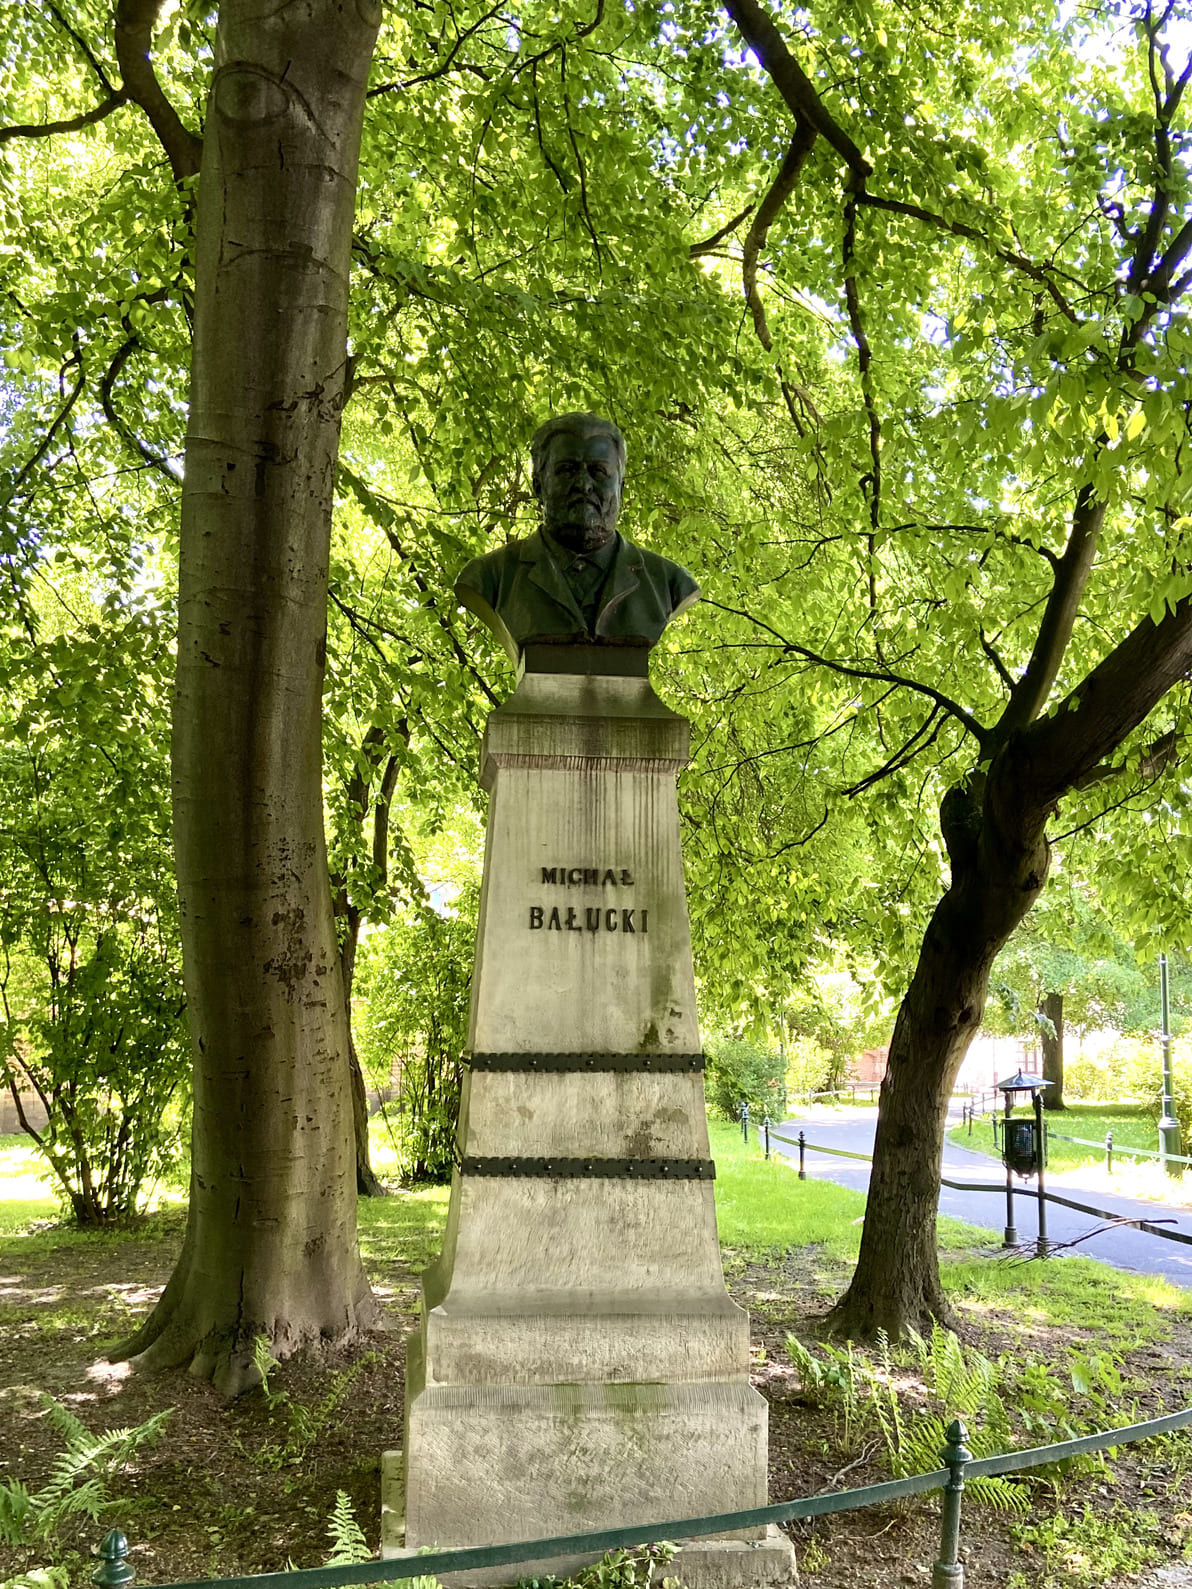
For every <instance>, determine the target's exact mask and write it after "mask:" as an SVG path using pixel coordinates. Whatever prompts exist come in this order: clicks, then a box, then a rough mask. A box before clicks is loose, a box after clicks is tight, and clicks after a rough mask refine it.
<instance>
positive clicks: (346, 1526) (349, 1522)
mask: <svg viewBox="0 0 1192 1589" xmlns="http://www.w3.org/2000/svg"><path fill="white" fill-rule="evenodd" d="M327 1532H328V1534H330V1536H331V1554H330V1556H328V1558H327V1566H328V1567H351V1566H353V1565H355V1563H357V1562H361V1561H371V1560H372V1559H373V1553H372V1551H371V1550H370V1549H369V1548H368V1540H367V1539H365V1537H364V1530H363V1529H362V1528H361V1526H360V1524H359V1523H358V1522H357V1521H356V1513H355V1511H354V1510H353V1509H352V1502H351V1499H350V1497H349V1495H348V1492H347V1490H336V1492H335V1505H334V1506H333V1507H332V1509H331V1516H330V1517H329V1518H328V1520H327Z"/></svg>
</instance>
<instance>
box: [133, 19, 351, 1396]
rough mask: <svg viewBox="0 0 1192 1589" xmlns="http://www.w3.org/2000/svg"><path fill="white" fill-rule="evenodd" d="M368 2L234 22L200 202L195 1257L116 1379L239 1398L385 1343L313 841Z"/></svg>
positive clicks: (190, 527) (194, 537)
mask: <svg viewBox="0 0 1192 1589" xmlns="http://www.w3.org/2000/svg"><path fill="white" fill-rule="evenodd" d="M378 22H379V11H377V10H376V9H374V6H373V0H355V3H347V4H338V3H336V0H289V3H285V0H283V3H281V4H277V5H270V6H267V7H262V6H261V5H259V4H258V3H256V0H224V3H223V4H222V5H221V7H220V16H219V36H218V46H217V58H216V64H215V75H214V79H213V83H212V92H211V99H210V104H209V107H208V117H207V124H206V136H205V145H204V156H203V167H202V175H201V179H200V190H199V202H198V221H197V226H198V239H197V249H198V253H197V262H196V321H195V341H194V353H193V363H192V369H191V406H190V425H189V433H188V438H187V448H186V483H185V488H184V493H183V507H182V541H181V553H180V600H179V636H178V673H177V693H176V700H175V712H174V745H173V765H174V839H175V847H176V854H177V866H178V886H179V893H180V898H181V907H182V937H183V950H184V961H185V968H186V990H187V999H188V1007H189V1012H190V1019H191V1033H192V1042H193V1045H194V1051H195V1089H194V1091H195V1098H194V1141H193V1175H192V1182H191V1199H190V1214H189V1222H188V1225H187V1233H186V1241H185V1245H184V1248H183V1252H182V1256H181V1259H180V1260H179V1264H178V1267H177V1269H176V1270H175V1272H174V1275H173V1277H172V1278H171V1280H170V1283H169V1285H168V1286H167V1287H166V1290H165V1293H164V1295H163V1296H162V1298H161V1301H160V1302H159V1303H158V1306H157V1308H156V1309H155V1310H154V1312H153V1314H152V1315H151V1316H150V1318H149V1320H148V1321H147V1323H146V1324H145V1326H144V1327H143V1328H142V1329H141V1331H139V1332H138V1334H137V1335H136V1336H135V1337H134V1338H133V1340H131V1341H129V1342H127V1343H125V1345H124V1347H123V1348H122V1349H121V1355H124V1356H135V1357H136V1358H137V1359H138V1361H139V1362H142V1363H145V1364H148V1365H152V1366H169V1365H175V1364H183V1363H187V1364H189V1366H190V1370H191V1372H192V1373H194V1374H197V1375H200V1376H202V1377H205V1378H210V1379H212V1380H214V1382H215V1383H216V1384H217V1385H218V1386H219V1387H220V1388H221V1389H222V1390H224V1391H225V1392H228V1393H234V1392H235V1391H237V1390H239V1389H241V1388H243V1387H244V1386H245V1385H246V1384H248V1383H251V1382H252V1381H253V1379H254V1377H255V1376H254V1372H253V1369H252V1361H251V1358H252V1343H253V1339H254V1337H256V1336H258V1335H264V1336H266V1337H267V1338H268V1340H269V1343H270V1346H271V1349H272V1351H273V1353H274V1354H275V1355H276V1356H279V1357H280V1356H284V1355H286V1354H287V1353H289V1352H292V1351H294V1350H296V1349H297V1348H299V1347H301V1346H302V1345H304V1344H305V1343H307V1342H314V1341H320V1340H321V1341H343V1340H345V1339H347V1338H351V1337H352V1336H353V1335H354V1334H356V1333H357V1332H358V1331H360V1330H361V1329H362V1328H363V1327H365V1326H368V1325H370V1324H371V1323H372V1322H373V1319H374V1305H373V1301H372V1297H371V1294H370V1292H369V1288H368V1283H367V1281H366V1279H365V1276H364V1271H363V1267H362V1265H361V1262H360V1256H359V1251H358V1247H357V1241H356V1164H355V1151H354V1145H353V1129H352V1100H351V1094H350V1086H349V1068H348V1037H347V1024H346V1020H345V1010H344V994H343V980H342V977H341V975H340V966H339V954H338V949H337V946H336V939H335V931H334V925H333V921H332V910H331V895H330V886H329V882H328V875H327V858H326V852H325V848H324V837H323V803H322V765H321V727H320V725H321V710H322V683H323V664H324V655H325V637H326V601H327V563H328V549H329V537H330V526H331V508H332V487H333V480H334V474H335V466H336V458H337V453H338V447H339V424H340V408H341V404H342V400H343V387H344V375H345V363H346V317H347V296H348V269H349V261H350V246H351V237H352V221H353V211H354V204H355V190H356V166H357V158H358V153H359V142H360V128H361V121H362V115H363V106H364V91H365V82H366V78H367V74H368V68H369V62H370V59H371V55H372V50H373V46H374V43H375V38H376V30H377V25H378Z"/></svg>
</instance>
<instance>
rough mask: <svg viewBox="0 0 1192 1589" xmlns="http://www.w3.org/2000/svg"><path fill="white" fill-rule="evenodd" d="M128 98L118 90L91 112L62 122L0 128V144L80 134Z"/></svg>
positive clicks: (85, 111)
mask: <svg viewBox="0 0 1192 1589" xmlns="http://www.w3.org/2000/svg"><path fill="white" fill-rule="evenodd" d="M128 98H129V95H128V93H127V91H126V90H125V89H123V88H118V89H116V90H114V91H113V92H112V93H110V94H109V95H108V97H107V98H106V99H102V100H101V101H100V102H99V104H98V105H95V106H93V108H92V109H91V110H84V111H83V112H81V114H79V115H78V116H68V117H67V118H66V119H65V120H64V121H42V122H32V123H28V122H27V123H25V124H24V125H23V126H13V127H0V143H7V142H8V141H9V139H10V138H53V137H54V136H55V135H56V134H57V133H60V132H81V131H82V129H83V128H84V127H94V126H95V124H96V122H99V121H104V120H105V119H106V118H107V117H108V116H110V115H111V114H112V112H113V111H114V110H119V109H120V107H121V105H123V104H126V103H127V102H128Z"/></svg>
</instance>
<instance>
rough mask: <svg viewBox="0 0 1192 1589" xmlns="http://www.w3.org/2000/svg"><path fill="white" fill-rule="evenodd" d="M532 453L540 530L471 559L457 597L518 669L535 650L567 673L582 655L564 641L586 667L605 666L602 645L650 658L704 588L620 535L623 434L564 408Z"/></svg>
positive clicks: (611, 666) (538, 434) (614, 667)
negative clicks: (653, 648) (569, 658)
mask: <svg viewBox="0 0 1192 1589" xmlns="http://www.w3.org/2000/svg"><path fill="white" fill-rule="evenodd" d="M530 454H531V458H532V460H533V468H534V474H533V480H534V495H535V496H536V497H537V498H538V503H539V506H540V508H541V510H542V528H541V530H540V531H539V532H538V533H537V534H535V535H530V536H527V537H526V539H525V540H522V541H513V542H511V543H510V544H509V545H507V546H503V547H501V548H500V549H499V550H498V551H495V552H488V553H487V554H486V555H485V556H484V557H477V558H473V560H472V561H471V562H470V563H469V564H468V565H467V566H466V567H465V568H464V569H463V571H462V572H461V574H460V576H459V578H458V579H457V580H456V582H455V594H456V596H457V598H458V599H459V601H461V602H462V603H463V605H464V606H465V607H468V608H470V609H471V610H472V611H473V612H474V613H476V614H477V615H478V616H479V617H481V618H482V619H483V620H484V622H485V623H486V624H488V626H489V628H490V629H491V630H492V631H493V633H494V634H495V635H496V636H497V638H498V639H499V640H500V641H501V643H502V645H503V646H504V647H505V649H506V651H507V652H508V653H509V656H510V658H511V659H512V661H513V664H514V666H515V667H516V666H517V664H518V663H519V661H523V660H524V661H526V663H527V666H529V665H530V658H531V656H532V657H534V658H535V659H537V660H536V662H535V664H534V665H536V666H544V667H547V668H549V669H550V670H551V671H557V670H562V671H569V664H568V661H567V656H569V655H570V656H574V654H575V653H574V652H573V651H571V652H567V653H562V654H560V652H559V651H558V650H557V649H556V648H563V647H566V648H580V647H582V648H586V651H585V655H586V656H587V657H588V659H589V660H588V663H587V664H586V665H585V666H584V667H583V668H582V669H580V671H585V672H588V671H591V672H597V671H605V670H606V668H605V666H604V665H602V663H601V662H600V661H599V660H597V661H596V662H595V663H593V662H592V661H591V659H592V658H593V657H594V656H596V655H597V653H598V652H602V651H603V652H606V653H613V652H616V651H617V650H618V649H623V650H627V651H633V650H636V651H637V652H638V653H639V654H640V655H641V656H642V657H643V659H644V655H645V653H646V652H647V651H648V650H649V648H650V647H651V646H652V645H654V643H655V642H656V641H657V640H658V638H659V636H660V635H661V634H662V631H663V630H664V629H665V628H666V626H667V624H668V623H669V622H670V620H671V619H672V618H674V617H675V616H676V615H677V614H678V613H681V612H685V611H686V609H687V608H688V607H690V606H691V605H692V604H693V603H694V602H696V601H698V600H699V594H700V591H699V586H698V585H697V584H696V582H695V580H694V579H693V578H692V576H691V575H690V574H689V573H688V572H687V570H686V569H685V568H680V567H679V565H678V564H677V563H672V562H670V561H668V559H667V558H665V557H660V556H659V555H658V554H657V553H656V552H647V551H646V550H645V549H644V548H643V547H640V546H635V545H634V544H633V542H632V541H627V540H626V539H625V537H624V536H623V535H619V534H618V533H617V515H618V514H619V513H620V511H621V486H622V482H623V480H624V478H625V456H626V452H625V438H624V437H623V436H622V435H621V432H620V431H619V430H618V429H617V427H616V426H615V425H614V424H612V423H610V421H608V420H607V419H601V418H599V417H598V416H597V415H596V414H560V415H558V416H556V417H555V418H554V419H548V420H547V422H546V423H545V424H544V425H541V426H539V428H538V430H537V431H535V433H534V438H533V440H532V441H531V443H530ZM551 657H554V659H555V660H553V661H550V660H547V661H544V660H543V659H544V658H547V659H549V658H551ZM605 662H606V663H607V665H608V666H607V671H613V672H619V671H625V669H624V668H623V667H622V666H621V665H619V664H617V663H616V662H614V660H613V657H612V656H611V655H607V654H606V656H605ZM632 671H637V669H636V668H635V669H632ZM642 671H644V661H643V669H642Z"/></svg>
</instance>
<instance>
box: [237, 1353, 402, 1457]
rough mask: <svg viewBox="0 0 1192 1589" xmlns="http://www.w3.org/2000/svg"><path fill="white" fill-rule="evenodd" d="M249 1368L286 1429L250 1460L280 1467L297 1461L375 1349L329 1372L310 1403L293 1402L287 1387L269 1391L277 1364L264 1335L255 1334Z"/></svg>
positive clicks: (368, 1364) (372, 1357)
mask: <svg viewBox="0 0 1192 1589" xmlns="http://www.w3.org/2000/svg"><path fill="white" fill-rule="evenodd" d="M252 1360H253V1367H254V1368H255V1369H256V1371H257V1373H258V1374H259V1375H260V1377H261V1394H262V1396H263V1397H264V1398H265V1405H266V1406H267V1407H268V1409H269V1411H270V1412H271V1413H273V1412H282V1413H284V1414H285V1417H286V1422H287V1424H288V1426H289V1427H288V1431H287V1433H286V1437H285V1439H284V1440H280V1441H278V1440H272V1441H269V1442H268V1443H267V1444H265V1445H263V1446H262V1447H261V1448H260V1450H259V1451H257V1452H255V1453H254V1454H253V1457H252V1460H253V1461H254V1462H256V1463H257V1465H258V1466H259V1467H262V1468H270V1469H276V1468H284V1467H289V1466H292V1465H293V1464H294V1463H297V1462H301V1461H302V1459H303V1457H305V1455H306V1453H307V1451H308V1450H309V1449H310V1447H311V1446H312V1445H313V1444H314V1442H315V1441H316V1440H317V1439H318V1437H319V1436H320V1435H321V1434H322V1432H323V1430H324V1429H326V1427H327V1425H328V1424H329V1423H330V1422H331V1418H332V1415H333V1414H334V1413H335V1410H336V1408H337V1407H338V1406H339V1404H340V1402H341V1401H342V1400H343V1398H344V1397H345V1396H346V1395H347V1393H348V1391H349V1390H350V1389H351V1387H352V1384H353V1382H354V1381H355V1380H356V1379H357V1378H358V1377H359V1375H360V1374H362V1373H363V1372H364V1370H365V1369H366V1368H369V1367H371V1366H372V1364H374V1363H375V1362H376V1361H377V1354H376V1352H365V1353H364V1354H363V1356H361V1357H358V1358H357V1359H356V1360H355V1361H354V1362H352V1363H349V1364H348V1366H347V1367H346V1368H343V1369H341V1370H340V1371H339V1373H337V1374H332V1375H331V1377H330V1379H329V1381H328V1386H327V1391H326V1394H325V1395H324V1396H323V1397H322V1399H321V1400H320V1401H318V1402H316V1403H315V1404H314V1405H313V1406H310V1407H307V1406H305V1405H304V1404H303V1403H302V1402H300V1401H295V1400H294V1398H293V1397H292V1396H291V1395H290V1393H289V1391H288V1390H276V1391H275V1390H272V1389H271V1388H270V1384H269V1381H270V1378H271V1376H272V1374H273V1371H274V1370H275V1369H277V1368H280V1367H281V1364H280V1363H279V1362H278V1360H277V1359H276V1358H275V1357H274V1355H273V1353H272V1352H271V1351H270V1349H269V1339H268V1337H267V1336H264V1335H258V1336H256V1337H254V1339H253V1343H252Z"/></svg>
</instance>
